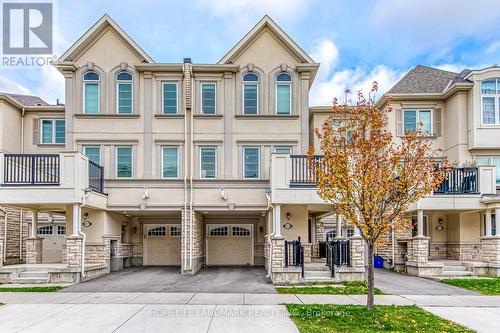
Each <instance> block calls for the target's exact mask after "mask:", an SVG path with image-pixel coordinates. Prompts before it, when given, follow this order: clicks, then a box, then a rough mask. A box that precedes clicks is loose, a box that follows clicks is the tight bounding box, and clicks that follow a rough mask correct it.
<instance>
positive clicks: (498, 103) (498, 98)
mask: <svg viewBox="0 0 500 333" xmlns="http://www.w3.org/2000/svg"><path fill="white" fill-rule="evenodd" d="M490 80H495V92H496V93H495V94H483V93H482V90H483V87H482V84H483V81H490ZM498 91H500V78H498V77H494V78H488V79H484V80H482V81H481V82H480V83H479V92H480V104H481V115H480V116H481V126H487V127H489V126H491V127H493V126H500V93H499V92H498ZM483 97H493V99H494V100H495V123H493V124H485V123H484V117H483V112H484V110H483Z"/></svg>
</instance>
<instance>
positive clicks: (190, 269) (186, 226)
mask: <svg viewBox="0 0 500 333" xmlns="http://www.w3.org/2000/svg"><path fill="white" fill-rule="evenodd" d="M191 226H192V233H191ZM204 231H205V223H204V220H203V215H201V214H200V213H199V212H196V211H193V216H192V220H191V216H190V213H189V210H187V211H184V210H183V211H182V236H181V237H182V238H181V266H182V274H191V275H194V274H196V273H197V272H198V271H199V270H200V269H201V267H202V266H203V264H204V263H205V237H204V235H205V232H204ZM191 236H192V238H193V239H192V240H191Z"/></svg>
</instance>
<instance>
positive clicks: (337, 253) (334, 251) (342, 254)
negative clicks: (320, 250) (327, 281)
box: [326, 239, 351, 277]
mask: <svg viewBox="0 0 500 333" xmlns="http://www.w3.org/2000/svg"><path fill="white" fill-rule="evenodd" d="M326 265H327V266H328V268H329V269H330V274H331V277H334V276H335V267H340V266H350V265H351V247H350V241H349V240H348V239H337V240H334V241H329V242H326Z"/></svg>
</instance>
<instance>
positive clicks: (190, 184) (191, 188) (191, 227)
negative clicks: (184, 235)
mask: <svg viewBox="0 0 500 333" xmlns="http://www.w3.org/2000/svg"><path fill="white" fill-rule="evenodd" d="M190 80H191V82H190V83H191V104H192V103H193V90H194V89H193V81H194V80H193V79H192V78H191V77H190ZM190 125H191V133H190V136H191V139H190V142H189V150H190V151H189V153H190V155H191V156H190V171H189V197H190V198H189V219H190V223H189V270H191V271H192V270H193V164H194V163H193V156H194V154H193V151H194V144H193V139H194V133H193V130H194V115H193V108H192V107H191V124H190Z"/></svg>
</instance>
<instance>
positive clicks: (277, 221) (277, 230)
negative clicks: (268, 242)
mask: <svg viewBox="0 0 500 333" xmlns="http://www.w3.org/2000/svg"><path fill="white" fill-rule="evenodd" d="M273 219H274V226H273V231H274V236H275V237H280V236H281V205H274V206H273Z"/></svg>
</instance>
